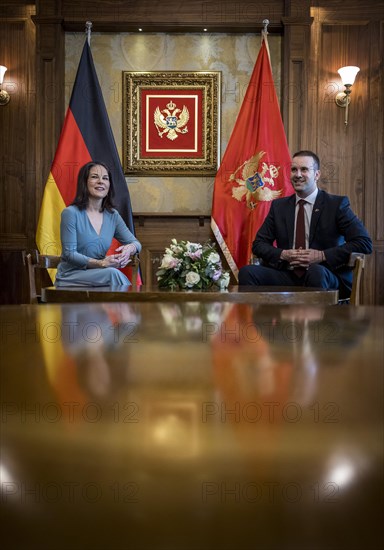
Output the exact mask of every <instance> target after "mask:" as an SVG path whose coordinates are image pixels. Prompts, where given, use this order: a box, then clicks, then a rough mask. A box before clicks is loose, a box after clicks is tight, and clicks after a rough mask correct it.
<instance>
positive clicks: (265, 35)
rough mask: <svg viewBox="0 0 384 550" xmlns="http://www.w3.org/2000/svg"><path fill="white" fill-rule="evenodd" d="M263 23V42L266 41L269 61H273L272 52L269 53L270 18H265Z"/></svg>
mask: <svg viewBox="0 0 384 550" xmlns="http://www.w3.org/2000/svg"><path fill="white" fill-rule="evenodd" d="M263 25H264V28H263V30H262V31H261V43H263V41H264V42H265V47H266V48H267V52H268V58H269V62H271V54H270V53H269V45H268V40H267V35H268V25H269V19H264V20H263Z"/></svg>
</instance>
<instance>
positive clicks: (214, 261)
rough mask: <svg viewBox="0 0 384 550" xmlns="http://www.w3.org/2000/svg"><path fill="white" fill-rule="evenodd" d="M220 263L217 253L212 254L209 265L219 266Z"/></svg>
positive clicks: (209, 257)
mask: <svg viewBox="0 0 384 550" xmlns="http://www.w3.org/2000/svg"><path fill="white" fill-rule="evenodd" d="M219 262H220V256H219V255H218V253H217V252H211V253H210V255H209V256H208V263H210V264H218V263H219Z"/></svg>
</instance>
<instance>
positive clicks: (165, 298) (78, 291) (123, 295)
mask: <svg viewBox="0 0 384 550" xmlns="http://www.w3.org/2000/svg"><path fill="white" fill-rule="evenodd" d="M338 296H339V293H338V291H337V290H323V289H319V288H309V287H292V286H289V287H277V286H276V287H273V286H268V287H257V288H255V287H238V286H232V287H229V288H228V289H227V290H208V291H196V290H191V291H181V292H179V291H172V292H170V291H166V290H159V289H158V288H156V287H146V286H137V287H136V286H131V287H128V288H122V287H87V288H79V287H62V288H55V287H54V286H52V287H48V288H44V289H42V301H43V302H47V303H59V304H63V303H64V304H65V303H71V302H106V301H107V302H159V301H162V302H189V301H191V300H197V301H199V302H212V301H214V302H232V303H251V304H318V305H333V304H337V301H338Z"/></svg>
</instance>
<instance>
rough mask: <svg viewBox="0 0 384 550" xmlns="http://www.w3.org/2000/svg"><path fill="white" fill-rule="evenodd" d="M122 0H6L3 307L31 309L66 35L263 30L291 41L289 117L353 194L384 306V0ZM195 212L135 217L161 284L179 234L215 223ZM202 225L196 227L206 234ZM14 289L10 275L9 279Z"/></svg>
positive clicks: (330, 181)
mask: <svg viewBox="0 0 384 550" xmlns="http://www.w3.org/2000/svg"><path fill="white" fill-rule="evenodd" d="M166 8H167V9H164V3H162V2H157V1H154V0H153V1H151V0H147V1H146V2H139V3H134V2H125V1H122V0H115V1H111V2H108V3H106V2H103V1H102V0H92V1H91V0H89V1H87V2H78V1H77V0H76V1H75V0H60V1H59V0H37V1H36V3H35V4H34V3H33V2H31V1H29V2H27V1H23V0H3V2H2V4H1V6H0V52H1V59H0V63H1V64H5V65H6V66H8V67H9V71H8V73H7V74H6V79H5V86H6V87H7V88H8V89H9V91H10V93H11V102H10V103H9V104H8V105H7V106H6V107H0V158H1V172H0V173H1V179H0V183H1V187H0V192H1V201H0V209H1V219H0V265H1V268H2V272H4V273H8V274H12V275H11V276H9V277H8V278H6V282H5V283H4V282H2V285H1V297H0V301H1V303H20V302H21V301H23V297H24V296H23V290H22V289H23V287H24V285H23V275H22V273H23V270H22V265H21V250H22V249H23V248H32V247H34V235H35V229H36V224H37V219H38V213H39V210H40V203H41V197H42V192H43V188H44V185H45V181H46V179H47V176H48V173H49V168H50V165H51V163H52V160H53V156H54V153H55V149H56V145H57V140H58V137H59V133H60V129H61V125H62V122H63V118H64V100H63V90H64V55H65V52H64V34H65V32H66V31H73V30H76V31H82V30H84V26H85V21H87V20H91V21H92V22H93V30H94V31H96V32H127V31H136V30H137V27H138V26H139V25H140V26H141V27H143V28H144V30H146V31H147V32H148V31H149V32H150V31H156V32H193V31H199V32H200V31H201V28H202V27H203V26H204V27H207V28H208V30H209V31H210V32H249V31H252V32H260V30H261V27H262V21H263V19H265V18H268V19H269V20H270V26H269V31H270V32H278V33H282V34H283V49H284V51H283V67H282V75H283V85H282V113H283V119H284V124H285V128H286V133H287V137H288V143H289V145H290V148H291V150H292V152H293V151H295V150H298V149H302V148H309V149H313V150H315V151H317V152H318V154H319V156H320V158H321V160H322V175H323V179H322V185H323V186H324V188H325V189H327V190H328V191H330V192H331V193H337V194H346V195H348V196H349V197H350V200H351V204H352V207H353V209H354V210H355V211H356V213H357V214H358V215H359V216H360V217H361V218H362V219H363V221H364V223H365V224H366V226H367V228H368V230H369V231H370V233H371V235H372V238H373V240H374V246H375V251H374V254H372V256H370V257H369V258H368V261H367V268H366V270H365V274H364V288H363V302H364V303H365V304H383V303H384V284H383V282H382V279H383V277H382V274H383V270H384V221H383V216H382V212H383V206H384V205H383V202H384V198H383V150H384V143H383V141H384V140H383V128H384V107H383V103H384V102H383V98H384V92H383V61H382V60H383V58H384V55H383V53H384V52H383V49H384V40H383V36H384V33H383V31H384V17H383V13H384V2H383V1H382V0H380V1H377V0H369V1H366V2H364V3H361V2H360V1H359V0H350V1H349V2H344V1H342V0H295V1H293V0H266V1H264V2H262V3H256V2H252V3H249V2H246V1H244V0H239V1H238V2H229V1H224V2H223V1H221V2H219V1H214V2H204V1H196V0H189V1H188V2H185V3H182V2H179V1H176V0H169V1H168V2H166ZM346 64H351V65H358V66H359V67H360V69H361V70H360V73H359V74H358V76H357V79H356V83H355V85H354V87H353V90H352V96H351V97H352V101H351V105H350V116H349V124H348V127H347V128H345V127H344V123H343V118H344V110H343V109H341V108H339V107H337V106H336V104H335V102H334V97H335V95H336V93H337V92H338V91H339V88H340V90H341V89H342V87H341V81H340V79H339V77H338V75H337V69H338V68H339V67H341V66H343V65H346ZM201 223H202V221H201V220H200V219H199V216H197V218H194V217H193V216H192V217H190V218H183V217H180V216H170V217H168V218H167V217H164V216H156V215H155V213H154V216H149V217H147V218H145V219H144V218H143V217H140V216H137V217H136V228H137V233H138V237H139V238H140V239H141V240H142V241H143V244H144V248H145V250H146V251H145V252H144V257H143V258H142V262H143V263H144V266H145V271H147V273H148V275H146V278H147V279H148V277H149V280H151V278H152V277H153V274H154V269H156V268H157V266H156V262H158V260H159V258H160V254H161V253H162V250H163V248H164V246H166V245H167V244H168V241H169V237H170V236H176V237H179V238H181V237H182V236H185V235H188V236H189V238H194V237H195V236H196V238H198V239H199V240H203V239H204V240H205V238H207V237H209V236H210V230H209V223H208V220H207V219H205V218H204V223H203V225H200V224H201ZM196 228H197V229H196ZM2 281H4V277H2Z"/></svg>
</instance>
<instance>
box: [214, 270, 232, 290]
mask: <svg viewBox="0 0 384 550" xmlns="http://www.w3.org/2000/svg"><path fill="white" fill-rule="evenodd" d="M229 279H230V277H229V273H224V275H223V276H222V277H221V278H220V279H219V280H218V281H217V283H216V284H217V285H219V287H220V288H227V286H228V285H229Z"/></svg>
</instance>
